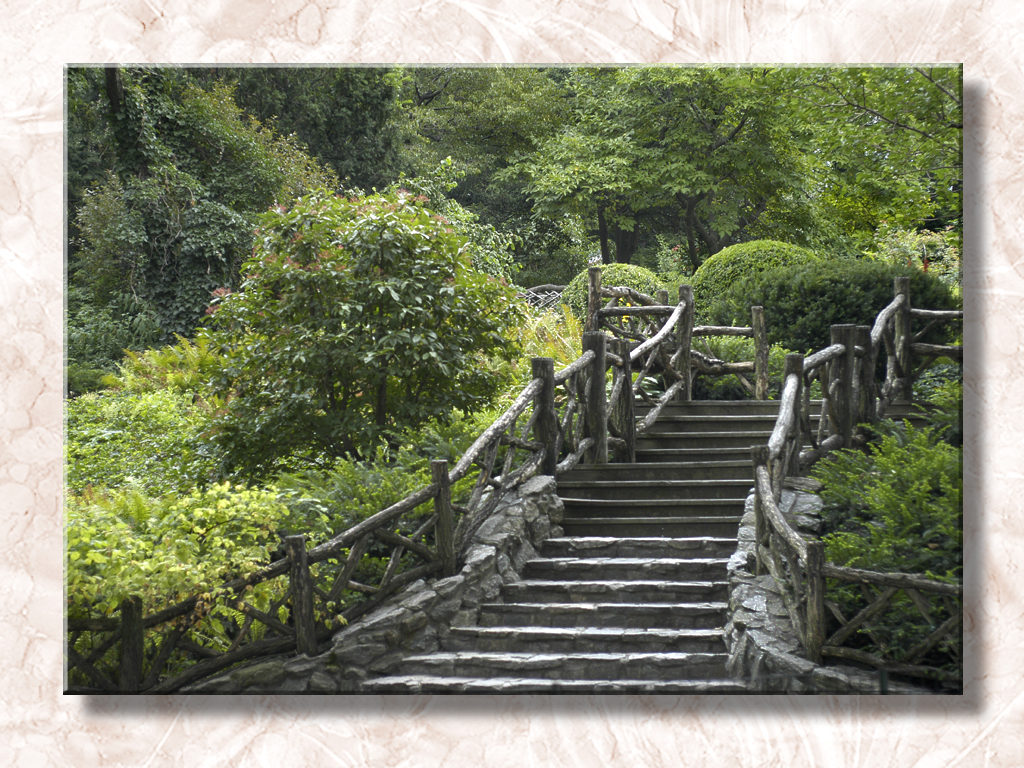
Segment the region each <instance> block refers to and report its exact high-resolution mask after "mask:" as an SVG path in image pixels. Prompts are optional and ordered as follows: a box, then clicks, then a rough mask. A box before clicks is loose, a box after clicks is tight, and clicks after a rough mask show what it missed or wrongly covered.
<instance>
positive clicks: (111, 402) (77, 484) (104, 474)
mask: <svg viewBox="0 0 1024 768" xmlns="http://www.w3.org/2000/svg"><path fill="white" fill-rule="evenodd" d="M208 426H209V418H208V416H207V415H206V414H204V413H203V412H202V411H201V410H199V409H197V408H195V407H193V404H192V397H191V396H190V395H186V394H178V393H175V392H172V391H170V390H157V391H153V392H141V393H128V392H114V391H106V392H100V393H93V394H88V395H83V396H82V397H79V398H76V399H74V400H70V401H68V403H67V406H66V434H67V439H66V441H65V448H64V450H65V457H66V461H67V473H66V476H65V483H66V485H67V488H68V489H69V490H70V491H72V492H74V493H77V492H80V491H82V490H84V489H86V488H88V487H89V486H93V487H97V488H118V487H121V486H125V485H132V484H134V485H135V486H137V487H138V488H140V489H142V490H143V491H144V492H145V493H148V494H151V495H156V496H159V495H161V494H165V493H170V492H187V490H188V489H189V488H191V487H192V486H195V485H197V484H205V483H207V482H210V481H211V480H212V479H213V478H214V477H215V475H216V468H217V462H216V459H215V458H214V457H213V456H211V455H209V454H207V453H204V452H203V449H202V448H201V443H200V440H199V436H200V434H201V433H202V432H203V430H205V429H207V428H208Z"/></svg>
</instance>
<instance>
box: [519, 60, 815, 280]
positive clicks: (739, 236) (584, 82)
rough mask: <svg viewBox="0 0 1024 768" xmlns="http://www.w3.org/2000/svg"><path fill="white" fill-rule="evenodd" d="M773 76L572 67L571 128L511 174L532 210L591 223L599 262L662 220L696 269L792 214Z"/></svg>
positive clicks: (791, 183) (789, 157)
mask: <svg viewBox="0 0 1024 768" xmlns="http://www.w3.org/2000/svg"><path fill="white" fill-rule="evenodd" d="M775 75H776V73H775V72H774V71H773V70H754V69H750V70H739V69H724V68H710V67H702V68H676V67H672V68H655V67H637V68H625V69H578V70H576V71H574V72H573V73H572V75H571V77H570V78H569V82H568V84H567V87H568V89H569V90H570V91H571V92H572V93H573V95H574V101H573V103H574V119H573V121H572V124H571V125H569V126H567V127H566V128H565V129H564V130H563V131H562V132H561V133H559V134H558V135H557V136H555V137H553V138H551V139H549V140H548V141H546V142H542V143H541V145H540V147H539V148H538V150H537V151H536V152H535V153H533V154H532V155H531V156H529V157H527V158H524V159H523V160H521V161H520V163H519V164H518V165H517V166H516V169H515V171H516V172H517V173H519V174H521V175H523V176H524V177H525V178H526V179H527V188H528V190H529V191H530V194H531V196H532V197H533V199H534V201H535V204H536V205H537V207H538V210H541V211H544V212H546V213H547V214H548V215H555V214H557V213H558V212H560V211H565V210H573V211H580V212H583V213H584V214H585V215H589V216H590V217H591V218H592V220H594V221H595V223H596V225H597V229H598V232H599V237H600V240H601V251H602V258H603V259H604V260H605V261H609V260H611V258H612V255H611V249H610V245H609V243H610V241H614V242H615V243H616V246H617V247H616V253H615V259H616V260H618V261H629V260H630V259H631V257H632V255H633V253H634V252H635V249H636V243H637V237H638V234H639V228H640V227H643V226H645V225H650V224H651V223H652V222H654V221H657V220H661V221H664V220H666V219H668V220H670V221H671V220H674V224H675V227H677V228H679V229H681V230H682V231H683V232H684V233H685V238H686V242H687V257H688V259H689V261H690V263H691V265H692V266H693V268H696V267H697V266H699V265H700V263H701V262H702V261H703V260H704V259H705V258H706V257H707V256H709V255H711V254H713V253H716V252H717V251H719V250H721V249H722V248H724V247H726V246H728V245H731V244H733V243H736V242H740V241H742V240H744V239H747V238H748V237H749V233H750V232H751V231H752V229H753V228H754V227H755V226H756V224H757V223H758V221H759V219H760V217H761V216H762V215H763V214H764V213H765V211H766V210H768V209H769V208H770V207H772V206H776V207H778V206H783V205H786V206H791V207H792V206H797V207H799V206H801V205H802V204H803V202H802V200H801V198H799V197H795V198H794V197H790V198H787V197H786V196H784V195H783V191H784V190H787V189H792V188H793V187H795V186H799V184H800V182H801V155H800V152H799V147H800V142H801V140H802V137H801V136H800V135H799V133H798V132H797V131H796V130H794V127H793V126H792V125H791V123H790V122H789V121H788V120H787V117H786V114H785V113H784V112H783V111H781V110H779V109H777V104H778V97H779V90H778V85H777V79H776V76H775Z"/></svg>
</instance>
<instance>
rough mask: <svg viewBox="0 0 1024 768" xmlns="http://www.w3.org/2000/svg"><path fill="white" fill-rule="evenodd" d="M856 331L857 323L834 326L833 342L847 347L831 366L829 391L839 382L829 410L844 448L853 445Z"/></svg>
mask: <svg viewBox="0 0 1024 768" xmlns="http://www.w3.org/2000/svg"><path fill="white" fill-rule="evenodd" d="M856 333H857V326H855V325H833V326H832V344H843V345H844V346H845V347H846V354H844V355H843V356H842V357H837V358H836V359H835V360H833V361H832V365H831V366H830V368H829V370H830V372H831V373H830V376H829V391H830V392H831V390H832V386H833V384H838V387H837V390H836V394H835V397H833V398H832V399H831V400H830V402H829V411H830V413H831V414H833V415H834V421H835V425H836V430H837V432H838V433H839V434H840V435H842V436H843V448H849V447H851V446H852V445H853V421H854V414H855V407H854V402H853V373H854V365H855V363H856V360H857V357H856V352H855V350H854V348H853V347H854V341H856Z"/></svg>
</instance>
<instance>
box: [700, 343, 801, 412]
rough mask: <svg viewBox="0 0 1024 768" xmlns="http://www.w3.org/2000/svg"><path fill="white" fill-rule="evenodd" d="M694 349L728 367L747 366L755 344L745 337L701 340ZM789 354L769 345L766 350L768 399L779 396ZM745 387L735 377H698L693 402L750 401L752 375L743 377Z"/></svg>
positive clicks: (730, 375)
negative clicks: (744, 363)
mask: <svg viewBox="0 0 1024 768" xmlns="http://www.w3.org/2000/svg"><path fill="white" fill-rule="evenodd" d="M693 349H694V350H696V351H698V352H701V353H703V354H706V355H710V356H711V357H713V358H716V359H718V360H723V361H725V362H727V363H741V362H750V361H751V360H753V359H754V340H753V339H751V338H748V337H745V336H704V337H700V338H697V339H694V340H693ZM788 351H789V350H786V349H783V348H782V347H780V346H778V345H772V346H771V347H770V348H769V350H768V398H769V399H774V398H777V397H778V396H779V395H780V394H781V392H782V372H783V369H784V368H785V365H786V354H787V353H788ZM744 379H745V381H746V382H747V385H749V387H748V386H745V385H744V384H743V382H742V381H740V379H739V377H738V376H737V375H736V374H729V375H727V376H708V375H699V376H697V377H696V378H695V379H694V382H693V399H694V400H749V399H751V398H753V396H754V392H753V389H752V388H753V385H754V377H753V374H747V375H745V376H744Z"/></svg>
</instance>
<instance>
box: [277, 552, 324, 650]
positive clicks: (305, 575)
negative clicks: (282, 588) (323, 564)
mask: <svg viewBox="0 0 1024 768" xmlns="http://www.w3.org/2000/svg"><path fill="white" fill-rule="evenodd" d="M284 548H285V552H287V553H288V560H289V561H290V563H291V574H290V576H291V587H292V620H293V621H294V623H295V650H296V651H298V652H299V653H301V654H304V655H306V656H315V655H316V652H317V642H316V624H315V622H314V620H313V579H312V578H311V577H310V575H309V561H308V560H307V558H306V537H305V536H303V535H301V534H298V535H295V536H286V537H285V540H284Z"/></svg>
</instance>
